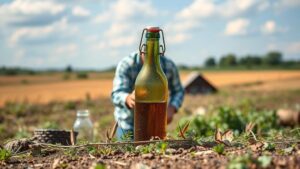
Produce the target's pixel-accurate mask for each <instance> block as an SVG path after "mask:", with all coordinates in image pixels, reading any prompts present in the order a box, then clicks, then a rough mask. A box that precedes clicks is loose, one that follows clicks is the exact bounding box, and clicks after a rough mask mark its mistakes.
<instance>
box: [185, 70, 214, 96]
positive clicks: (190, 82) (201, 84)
mask: <svg viewBox="0 0 300 169" xmlns="http://www.w3.org/2000/svg"><path fill="white" fill-rule="evenodd" d="M183 87H184V89H185V91H186V92H187V93H192V94H196V93H212V92H216V91H217V88H216V87H214V85H212V84H211V83H210V82H208V81H207V80H206V79H205V78H204V77H203V75H201V74H200V73H199V72H192V73H190V74H189V75H188V77H187V78H186V80H185V81H184V82H183Z"/></svg>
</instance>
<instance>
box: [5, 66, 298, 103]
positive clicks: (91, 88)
mask: <svg viewBox="0 0 300 169" xmlns="http://www.w3.org/2000/svg"><path fill="white" fill-rule="evenodd" d="M189 73H190V72H186V71H185V72H181V73H180V76H181V79H182V81H184V79H186V77H187V76H188V74H189ZM202 74H203V75H204V76H205V77H206V78H207V79H208V80H209V81H210V82H211V83H212V84H214V85H215V86H217V87H218V88H223V87H226V86H240V87H243V86H246V87H247V88H246V89H247V90H248V89H253V90H274V89H276V90H278V89H297V88H298V87H299V86H300V80H299V79H300V71H278V70H276V71H206V72H202ZM74 76H75V75H71V76H70V77H69V78H68V79H64V74H62V73H54V74H41V75H34V76H28V75H27V76H24V75H23V76H11V77H9V76H1V77H0V106H3V105H4V104H5V103H6V102H24V101H26V102H30V103H48V102H51V101H68V100H82V99H85V98H86V97H90V98H98V97H101V98H107V97H109V96H110V92H111V89H112V78H113V73H91V74H89V77H88V79H76V77H74Z"/></svg>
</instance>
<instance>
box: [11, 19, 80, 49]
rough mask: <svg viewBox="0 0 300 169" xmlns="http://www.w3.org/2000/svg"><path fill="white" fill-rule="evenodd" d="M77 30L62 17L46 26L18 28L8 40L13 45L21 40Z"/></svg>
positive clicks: (71, 32) (47, 36)
mask: <svg viewBox="0 0 300 169" xmlns="http://www.w3.org/2000/svg"><path fill="white" fill-rule="evenodd" d="M77 31H78V30H77V28H76V27H71V26H69V25H68V23H67V19H66V18H63V19H62V20H60V21H58V22H55V23H53V24H51V25H47V26H41V27H24V28H19V29H17V30H16V31H15V32H13V33H12V35H11V36H10V37H9V42H10V44H11V45H13V46H14V45H16V44H17V43H19V42H20V41H22V40H37V39H43V38H49V37H50V36H51V35H54V34H57V33H60V32H64V33H66V34H73V33H75V32H77Z"/></svg>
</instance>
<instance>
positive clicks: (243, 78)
mask: <svg viewBox="0 0 300 169" xmlns="http://www.w3.org/2000/svg"><path fill="white" fill-rule="evenodd" d="M189 73H190V72H181V73H180V75H181V78H182V80H183V81H184V79H186V78H187V76H188V74H189ZM202 74H203V75H204V76H205V77H206V78H207V79H208V80H209V81H210V82H211V83H213V84H214V85H215V86H217V88H219V92H218V93H216V94H211V95H186V96H185V99H184V103H183V105H182V108H181V109H180V110H179V111H178V112H177V113H176V115H175V116H174V119H173V121H172V123H171V124H170V125H168V129H167V131H168V135H169V136H170V138H174V139H182V137H180V135H179V131H178V127H179V126H183V124H186V123H185V122H186V121H187V120H188V121H190V122H191V124H190V127H189V128H188V130H187V132H186V133H185V134H184V135H185V137H187V138H192V139H194V140H196V141H197V146H194V147H191V148H189V149H183V148H176V149H173V148H170V147H168V144H167V143H164V142H163V141H161V142H158V143H156V144H149V145H144V146H140V147H139V148H138V147H134V146H130V145H124V146H116V147H114V146H105V147H96V148H93V147H90V146H88V147H86V146H83V147H81V148H78V149H77V148H75V149H74V148H72V147H68V148H63V149H61V148H58V147H57V148H55V147H44V148H41V150H40V151H39V152H37V153H36V154H34V153H35V149H34V148H32V149H30V150H29V151H28V152H27V151H25V152H22V153H21V154H19V153H13V154H9V153H7V152H5V150H4V149H2V147H0V152H2V159H0V168H29V167H30V168H96V167H98V168H99V167H100V168H105V167H107V168H134V167H136V168H138V165H142V166H146V167H150V168H176V166H178V168H182V167H181V166H185V168H198V167H199V166H201V167H203V168H235V167H236V165H239V166H242V167H244V168H247V167H248V168H263V167H265V166H268V167H267V168H272V167H275V168H297V167H298V168H299V161H300V158H299V154H300V145H299V142H300V141H299V139H300V133H299V131H300V130H299V128H297V126H295V127H294V128H292V129H291V128H286V127H284V126H282V125H281V124H280V123H279V119H278V117H277V116H276V115H275V112H276V110H278V109H280V108H289V109H291V110H295V111H299V110H300V105H299V103H300V71H224V72H220V71H206V72H202ZM64 76H65V74H63V73H55V74H51V75H49V74H48V75H45V74H41V75H34V76H14V77H5V76H2V77H0V79H1V81H0V98H1V104H2V106H1V107H0V146H2V145H4V143H5V142H6V141H7V140H9V139H20V138H32V136H33V131H34V130H35V129H37V128H44V129H71V128H72V126H73V123H74V120H75V119H76V110H78V109H82V108H85V109H89V110H90V112H91V120H92V122H93V125H94V141H95V142H102V143H103V142H105V141H107V134H106V131H111V128H112V126H113V124H114V117H113V108H114V107H113V105H112V103H111V101H110V98H109V95H110V91H111V87H112V78H113V73H91V74H89V75H88V78H85V79H78V77H77V76H76V74H71V75H70V77H68V79H65V78H64ZM24 100H25V101H27V102H24ZM15 101H18V102H19V103H17V102H15ZM5 103H6V104H5ZM40 103H42V104H40ZM251 122H253V123H254V124H255V125H256V127H255V128H253V132H254V133H255V134H254V135H255V138H256V139H257V141H255V142H253V138H254V136H252V135H251V134H249V133H248V134H247V132H245V127H246V125H248V124H249V123H251ZM216 128H219V129H220V131H226V130H231V131H233V132H234V135H233V141H232V142H231V143H230V142H229V143H230V146H228V145H227V144H223V143H219V142H216V140H214V136H213V135H214V132H215V131H216ZM288 141H290V142H288ZM77 145H78V146H82V145H81V144H80V143H79V144H77ZM5 153H6V154H5ZM0 154H1V153H0ZM3 154H4V155H3ZM95 165H96V166H95ZM135 165H137V166H135ZM173 166H175V167H173Z"/></svg>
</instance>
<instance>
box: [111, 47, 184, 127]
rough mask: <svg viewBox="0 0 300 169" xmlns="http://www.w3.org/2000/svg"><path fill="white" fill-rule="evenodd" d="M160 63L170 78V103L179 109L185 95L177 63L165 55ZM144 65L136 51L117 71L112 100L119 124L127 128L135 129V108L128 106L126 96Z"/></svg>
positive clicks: (122, 61) (120, 64)
mask: <svg viewBox="0 0 300 169" xmlns="http://www.w3.org/2000/svg"><path fill="white" fill-rule="evenodd" d="M160 63H161V67H162V69H163V71H164V73H165V75H166V77H167V79H168V85H169V86H168V87H169V94H170V97H169V104H171V105H172V106H174V107H175V108H176V109H177V110H178V109H179V107H180V106H181V104H182V101H183V97H184V90H183V87H182V85H181V82H180V79H179V75H178V70H177V68H176V66H175V64H174V63H173V62H172V61H171V60H170V59H168V58H166V57H165V56H163V57H160ZM142 66H143V64H142V60H141V57H140V55H139V54H138V53H136V52H134V53H132V54H130V55H129V56H127V57H125V58H123V59H122V60H121V61H120V62H119V64H118V66H117V69H116V72H115V78H114V81H113V91H112V93H111V98H112V102H113V104H114V106H115V111H114V116H115V120H116V121H117V122H118V124H119V126H120V127H121V128H122V129H125V130H131V129H133V110H132V109H129V108H128V107H127V106H126V103H125V101H126V97H127V96H128V94H130V93H132V91H133V90H134V84H135V79H136V77H137V75H138V73H139V72H140V70H141V68H142Z"/></svg>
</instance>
